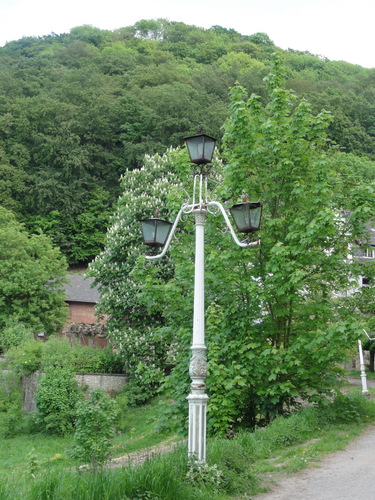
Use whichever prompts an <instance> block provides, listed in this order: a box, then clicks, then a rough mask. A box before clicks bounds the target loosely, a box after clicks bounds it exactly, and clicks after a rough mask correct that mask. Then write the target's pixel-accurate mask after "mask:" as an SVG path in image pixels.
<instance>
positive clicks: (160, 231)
mask: <svg viewBox="0 0 375 500" xmlns="http://www.w3.org/2000/svg"><path fill="white" fill-rule="evenodd" d="M171 227H172V224H171V223H170V222H167V221H165V220H159V221H158V223H157V231H156V244H157V245H160V246H164V245H165V243H166V241H167V238H168V236H169V232H170V230H171Z"/></svg>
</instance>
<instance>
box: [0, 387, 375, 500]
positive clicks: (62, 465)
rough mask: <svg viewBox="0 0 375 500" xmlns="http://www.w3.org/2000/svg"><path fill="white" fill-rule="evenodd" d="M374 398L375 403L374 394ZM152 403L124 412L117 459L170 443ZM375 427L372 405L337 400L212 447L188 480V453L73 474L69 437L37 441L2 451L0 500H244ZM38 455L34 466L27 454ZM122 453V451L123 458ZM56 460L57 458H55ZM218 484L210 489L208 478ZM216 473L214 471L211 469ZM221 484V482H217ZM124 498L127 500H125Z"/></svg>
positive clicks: (7, 443)
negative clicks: (158, 425) (215, 478)
mask: <svg viewBox="0 0 375 500" xmlns="http://www.w3.org/2000/svg"><path fill="white" fill-rule="evenodd" d="M371 393H372V395H373V398H374V394H375V391H374V390H373V389H372V390H371ZM157 415H158V405H157V402H155V403H154V404H152V405H148V406H146V407H142V408H136V409H129V410H128V411H127V412H126V413H125V414H124V416H123V419H122V421H121V428H122V434H120V435H118V436H117V437H116V439H115V442H114V448H113V451H114V453H115V455H117V456H118V455H121V454H124V453H129V452H130V451H132V450H133V449H134V450H135V449H140V448H143V447H144V446H153V445H154V444H158V442H160V440H166V439H170V440H172V439H174V437H173V436H171V435H168V436H166V435H159V434H158V433H156V432H155V431H154V430H153V429H154V422H155V419H156V418H157ZM374 421H375V403H374V400H373V399H372V398H370V399H368V398H365V397H363V396H362V394H361V393H360V390H359V389H358V388H356V394H353V395H352V394H351V395H350V396H349V397H340V398H338V399H337V400H336V402H335V403H333V404H330V405H328V406H326V407H321V408H311V407H307V408H304V409H302V410H301V411H299V412H297V413H295V414H293V415H292V416H290V417H289V418H282V417H279V418H277V419H275V420H274V421H273V422H272V423H271V424H270V425H269V426H268V427H267V428H265V429H257V430H255V431H254V432H248V431H246V432H245V431H244V432H241V433H239V434H238V435H237V436H236V437H235V439H233V440H225V439H213V438H211V439H209V440H208V445H207V462H208V467H207V470H205V471H202V473H200V474H198V475H196V476H194V477H195V482H194V483H193V484H191V483H189V482H188V481H187V479H186V472H187V470H188V463H187V449H186V445H180V446H179V447H178V448H177V449H176V450H175V451H173V452H171V453H167V454H165V455H163V456H157V457H155V458H153V459H152V460H149V461H147V462H145V463H144V464H143V465H140V466H136V467H129V466H128V467H122V468H118V469H113V470H103V471H101V472H99V473H97V474H93V473H92V472H90V471H78V470H77V469H76V467H75V465H77V463H74V462H73V461H71V460H70V459H69V458H68V456H67V450H68V448H69V446H70V444H71V439H72V438H71V437H66V438H56V437H52V436H44V435H39V434H38V435H35V436H27V435H26V436H20V437H16V438H12V439H5V440H3V441H2V446H1V448H0V471H1V476H0V498H1V500H3V499H4V500H8V499H9V500H10V499H11V500H21V499H22V500H43V499H45V500H64V499H65V498H72V499H73V500H86V499H87V500H96V499H98V500H99V499H100V500H102V499H103V500H105V499H110V500H126V499H135V498H137V499H145V500H169V499H171V500H189V499H193V498H194V499H195V500H208V499H212V498H215V499H217V500H229V499H233V500H234V499H240V498H249V495H254V494H256V493H259V492H262V491H265V490H267V488H268V487H269V486H271V485H272V484H274V482H277V479H278V477H279V476H280V475H283V474H291V473H293V472H296V471H298V470H301V469H303V468H305V467H307V466H309V464H314V463H315V462H319V460H321V459H322V457H324V455H326V454H327V453H331V452H333V451H336V450H340V449H343V448H344V447H345V446H346V445H347V443H348V442H349V441H350V440H351V439H353V438H354V437H355V436H357V435H359V434H360V433H361V432H362V430H363V429H364V427H365V426H366V425H368V424H369V423H370V422H374ZM32 450H35V451H34V452H33V453H34V458H33V456H32V455H30V452H32ZM124 450H126V451H125V452H124ZM60 454H61V457H60V456H59V455H60ZM213 466H217V469H218V470H219V471H220V474H219V476H220V478H221V479H220V481H221V482H220V483H217V484H212V476H213V470H214V469H212V467H213ZM215 470H216V469H215ZM219 476H218V477H219ZM125 495H126V496H125Z"/></svg>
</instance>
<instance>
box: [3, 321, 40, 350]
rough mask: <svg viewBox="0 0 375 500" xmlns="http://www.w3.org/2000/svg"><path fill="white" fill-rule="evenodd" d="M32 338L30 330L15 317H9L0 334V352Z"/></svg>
mask: <svg viewBox="0 0 375 500" xmlns="http://www.w3.org/2000/svg"><path fill="white" fill-rule="evenodd" d="M32 339H33V333H32V331H31V330H30V329H29V328H27V327H26V326H25V325H24V324H23V323H21V322H19V321H18V320H17V319H16V318H12V317H11V318H10V319H9V320H8V321H7V322H6V324H5V327H4V328H3V330H2V332H1V335H0V352H6V351H8V350H9V349H10V348H11V347H17V346H19V345H22V344H23V343H25V342H26V341H28V340H32Z"/></svg>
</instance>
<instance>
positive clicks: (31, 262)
mask: <svg viewBox="0 0 375 500" xmlns="http://www.w3.org/2000/svg"><path fill="white" fill-rule="evenodd" d="M0 260H1V268H0V328H4V327H5V326H6V325H9V324H10V323H12V322H15V321H16V322H19V323H22V324H24V325H25V326H26V327H27V328H29V329H30V330H32V331H34V332H35V333H39V332H45V333H46V334H48V333H52V332H56V331H57V330H58V329H59V328H61V326H62V325H63V324H64V322H65V320H66V317H67V308H66V305H65V302H64V292H63V290H62V280H63V279H64V277H65V273H66V267H67V265H66V260H65V258H64V256H63V255H62V254H61V252H60V251H59V249H58V248H56V247H54V246H53V244H52V242H51V240H50V239H49V238H48V237H47V236H45V235H42V234H39V235H37V234H34V235H29V234H28V233H27V232H26V231H25V229H24V228H23V227H22V226H21V225H20V224H19V223H18V222H17V221H16V220H15V218H14V216H13V215H12V213H11V212H9V211H8V210H6V209H4V208H2V207H0Z"/></svg>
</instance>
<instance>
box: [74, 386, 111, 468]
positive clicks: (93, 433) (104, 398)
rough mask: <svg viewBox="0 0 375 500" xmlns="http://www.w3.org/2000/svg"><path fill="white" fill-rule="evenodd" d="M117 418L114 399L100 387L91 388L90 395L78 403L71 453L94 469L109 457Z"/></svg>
mask: <svg viewBox="0 0 375 500" xmlns="http://www.w3.org/2000/svg"><path fill="white" fill-rule="evenodd" d="M116 418H117V411H116V401H115V400H114V399H111V398H110V396H109V395H108V394H105V393H104V391H103V390H102V389H94V390H92V391H91V394H90V398H89V399H87V400H85V401H81V402H80V403H79V404H78V406H77V420H76V424H75V432H74V442H73V448H72V451H71V455H72V456H73V457H74V458H78V459H80V460H83V461H85V462H89V463H90V464H91V466H92V468H93V470H94V472H96V470H97V468H98V467H102V466H103V465H104V463H105V462H106V460H108V458H109V457H110V454H111V438H113V437H114V434H115V422H116Z"/></svg>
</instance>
